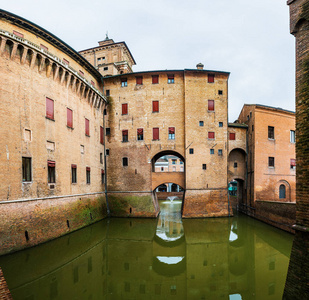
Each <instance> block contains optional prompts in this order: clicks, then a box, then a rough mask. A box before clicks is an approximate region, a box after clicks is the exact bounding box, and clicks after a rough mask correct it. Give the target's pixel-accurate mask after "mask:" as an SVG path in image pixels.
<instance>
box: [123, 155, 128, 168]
mask: <svg viewBox="0 0 309 300" xmlns="http://www.w3.org/2000/svg"><path fill="white" fill-rule="evenodd" d="M122 166H123V167H127V166H128V158H127V157H123V158H122Z"/></svg>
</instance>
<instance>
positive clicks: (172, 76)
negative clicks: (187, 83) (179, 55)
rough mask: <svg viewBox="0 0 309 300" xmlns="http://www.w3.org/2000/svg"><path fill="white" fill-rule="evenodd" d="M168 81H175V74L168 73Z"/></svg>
mask: <svg viewBox="0 0 309 300" xmlns="http://www.w3.org/2000/svg"><path fill="white" fill-rule="evenodd" d="M167 83H174V74H170V75H167Z"/></svg>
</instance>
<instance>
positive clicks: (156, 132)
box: [152, 128, 159, 141]
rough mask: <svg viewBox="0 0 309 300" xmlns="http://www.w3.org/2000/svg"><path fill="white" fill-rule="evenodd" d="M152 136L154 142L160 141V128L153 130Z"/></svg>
mask: <svg viewBox="0 0 309 300" xmlns="http://www.w3.org/2000/svg"><path fill="white" fill-rule="evenodd" d="M152 136H153V140H154V141H155V140H158V139H159V128H153V129H152Z"/></svg>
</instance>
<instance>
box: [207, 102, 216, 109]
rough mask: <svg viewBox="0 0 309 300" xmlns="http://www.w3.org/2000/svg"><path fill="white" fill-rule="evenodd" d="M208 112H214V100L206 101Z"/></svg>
mask: <svg viewBox="0 0 309 300" xmlns="http://www.w3.org/2000/svg"><path fill="white" fill-rule="evenodd" d="M208 110H210V111H214V110H215V101H214V100H208Z"/></svg>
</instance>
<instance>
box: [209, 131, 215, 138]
mask: <svg viewBox="0 0 309 300" xmlns="http://www.w3.org/2000/svg"><path fill="white" fill-rule="evenodd" d="M208 138H209V139H214V138H215V133H214V132H213V131H209V132H208Z"/></svg>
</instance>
